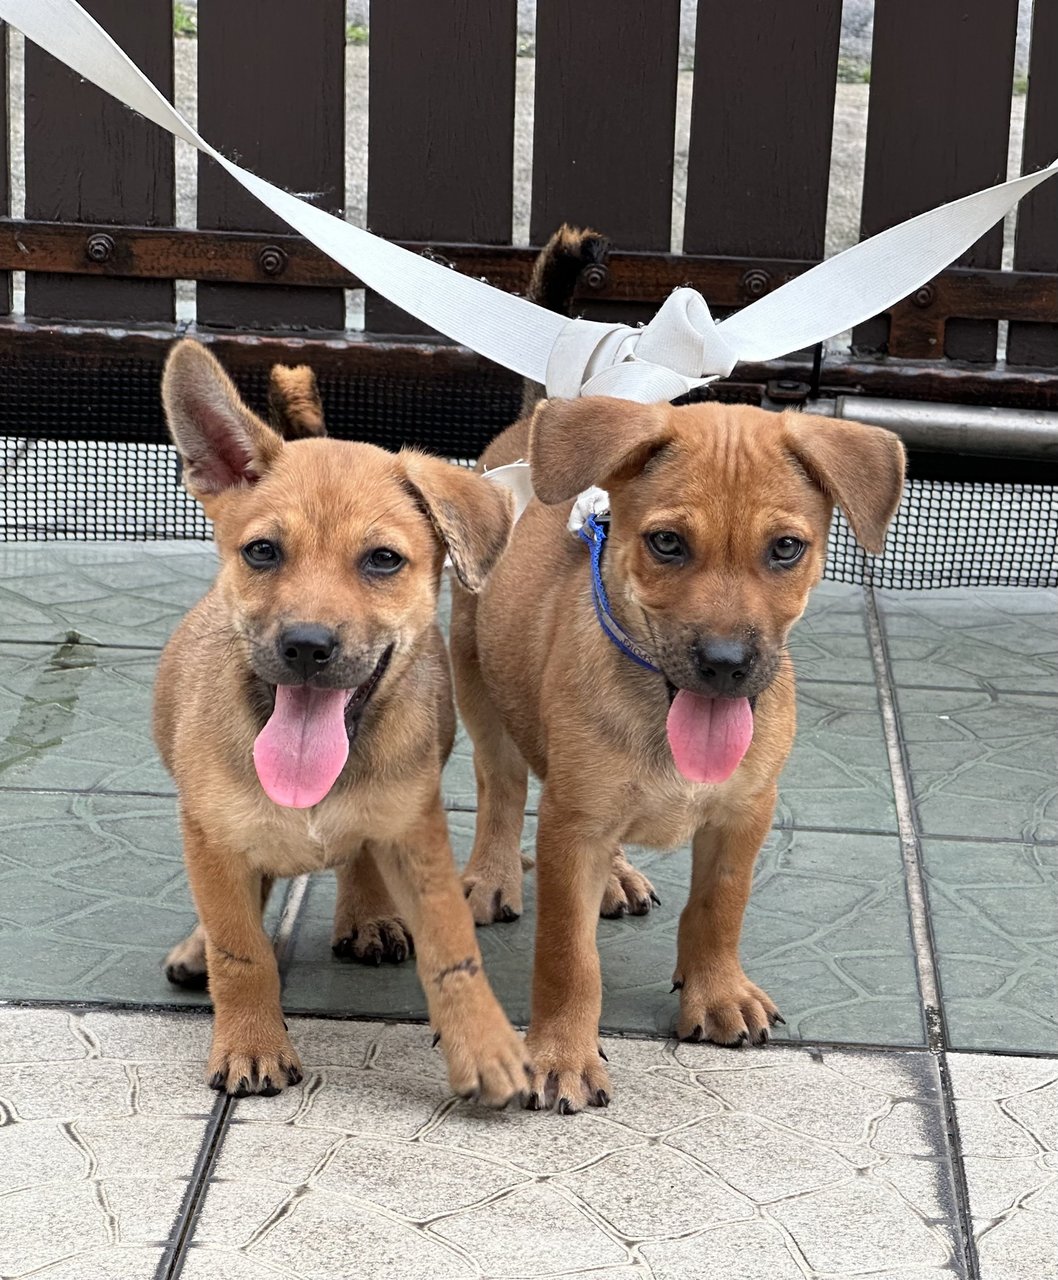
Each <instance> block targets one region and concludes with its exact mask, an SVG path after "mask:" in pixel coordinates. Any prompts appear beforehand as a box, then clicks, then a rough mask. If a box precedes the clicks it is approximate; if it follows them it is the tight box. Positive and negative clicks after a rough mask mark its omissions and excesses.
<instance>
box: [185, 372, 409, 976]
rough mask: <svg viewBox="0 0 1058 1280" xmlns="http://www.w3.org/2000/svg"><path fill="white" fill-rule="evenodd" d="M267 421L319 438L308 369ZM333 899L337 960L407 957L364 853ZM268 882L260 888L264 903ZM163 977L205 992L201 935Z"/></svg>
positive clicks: (392, 911) (284, 382) (295, 435)
mask: <svg viewBox="0 0 1058 1280" xmlns="http://www.w3.org/2000/svg"><path fill="white" fill-rule="evenodd" d="M268 420H269V422H270V423H271V424H272V426H273V427H275V429H276V430H277V431H278V432H279V434H280V435H281V436H282V437H283V439H284V440H301V439H303V438H305V437H306V436H325V435H326V434H327V429H326V426H325V424H324V418H323V405H322V403H321V401H320V395H319V391H318V389H317V387H316V377H315V374H314V373H313V372H312V370H311V369H310V368H309V366H308V365H304V364H301V365H297V366H296V367H294V368H291V367H290V366H288V365H283V364H276V365H273V366H272V370H271V373H270V374H269V378H268ZM335 872H336V875H337V878H338V896H337V898H336V900H335V908H334V929H333V931H332V934H331V950H332V951H333V952H334V954H335V955H336V956H337V957H338V958H339V959H340V960H343V961H351V962H355V963H358V964H367V965H375V966H378V965H380V964H382V962H383V961H386V962H387V963H389V964H400V963H401V962H402V961H404V960H406V959H407V958H408V956H410V955H412V954H413V942H412V937H411V931H410V929H409V928H408V926H407V923H406V922H405V921H404V920H402V919H401V918H400V916H399V915H398V913H397V908H396V906H395V905H394V903H393V899H392V898H391V897H390V895H389V893H388V891H387V889H386V886H385V883H384V881H383V880H382V877H381V876H380V875H379V872H378V868H377V867H376V866H375V863H374V858H373V857H372V855H371V852H370V851H369V850H367V849H364V850H363V851H361V853H360V856H359V857H358V858H357V859H356V860H355V862H346V863H342V864H340V865H339V866H338V867H336V868H335ZM271 887H272V880H271V878H267V879H266V880H265V881H264V883H263V886H262V899H263V901H264V902H267V900H268V897H269V894H270V892H271ZM164 968H165V976H166V977H167V978H168V979H169V981H170V982H171V983H173V985H174V986H178V987H187V988H190V989H192V990H200V991H201V990H205V987H206V984H207V977H208V973H207V968H206V931H205V929H203V927H202V925H201V924H198V925H196V926H195V928H194V929H193V930H192V931H191V933H190V934H189V935H188V937H186V938H184V939H182V941H180V942H178V943H177V944H176V945H175V946H174V947H173V948H172V949H171V950H170V952H169V954H168V955H167V956H166V958H165V965H164Z"/></svg>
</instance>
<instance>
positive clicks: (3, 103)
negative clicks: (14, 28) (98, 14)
mask: <svg viewBox="0 0 1058 1280" xmlns="http://www.w3.org/2000/svg"><path fill="white" fill-rule="evenodd" d="M7 50H8V33H7V23H6V22H0V218H8V217H10V216H11V165H10V157H9V155H8V148H7ZM10 314H11V272H10V271H0V316H6V315H10Z"/></svg>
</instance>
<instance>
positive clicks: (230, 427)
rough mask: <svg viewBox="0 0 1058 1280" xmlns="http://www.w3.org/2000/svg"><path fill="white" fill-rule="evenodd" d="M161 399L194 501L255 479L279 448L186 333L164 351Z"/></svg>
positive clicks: (280, 441)
mask: <svg viewBox="0 0 1058 1280" xmlns="http://www.w3.org/2000/svg"><path fill="white" fill-rule="evenodd" d="M162 403H163V405H164V406H165V417H166V421H167V422H168V423H169V432H170V434H171V435H172V437H173V443H174V444H175V445H176V447H177V449H178V450H179V451H180V457H181V458H182V460H183V464H184V484H185V485H186V486H187V489H188V491H189V492H190V493H191V494H192V496H193V497H195V498H198V499H199V500H200V501H202V500H204V499H208V498H211V497H214V496H216V495H217V494H218V493H223V492H224V490H225V489H234V488H239V487H241V486H243V485H251V484H255V483H256V482H257V481H258V480H260V478H261V477H262V476H263V475H264V473H265V472H266V471H267V470H268V468H269V467H270V466H271V465H272V464H273V463H274V462H275V460H276V458H278V457H279V451H280V450H281V449H282V448H283V439H282V437H281V436H279V435H277V434H276V433H275V432H274V431H273V430H272V429H271V428H270V427H267V426H265V424H264V423H263V422H262V421H261V419H260V418H258V417H257V416H256V415H255V414H253V413H251V412H250V410H249V409H248V408H247V407H246V405H244V404H243V402H242V401H241V400H240V399H239V393H238V392H237V391H236V390H235V386H234V384H233V383H232V381H231V379H230V378H229V377H228V375H227V374H226V373H225V372H224V370H223V369H222V368H221V367H220V365H219V364H218V363H217V361H216V360H215V359H214V358H213V356H211V355H210V353H209V352H208V351H207V350H206V348H205V347H203V346H202V345H201V344H200V343H197V342H193V341H192V340H191V339H189V338H185V339H184V341H182V342H178V343H177V344H176V346H175V347H173V349H172V351H170V352H169V358H168V359H167V360H166V362H165V372H164V373H163V374H162Z"/></svg>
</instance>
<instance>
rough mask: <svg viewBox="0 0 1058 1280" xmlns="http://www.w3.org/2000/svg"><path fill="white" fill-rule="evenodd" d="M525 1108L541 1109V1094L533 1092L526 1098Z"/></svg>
mask: <svg viewBox="0 0 1058 1280" xmlns="http://www.w3.org/2000/svg"><path fill="white" fill-rule="evenodd" d="M525 1109H526V1111H539V1110H540V1095H539V1094H538V1093H531V1094H530V1095H529V1097H528V1098H526V1100H525Z"/></svg>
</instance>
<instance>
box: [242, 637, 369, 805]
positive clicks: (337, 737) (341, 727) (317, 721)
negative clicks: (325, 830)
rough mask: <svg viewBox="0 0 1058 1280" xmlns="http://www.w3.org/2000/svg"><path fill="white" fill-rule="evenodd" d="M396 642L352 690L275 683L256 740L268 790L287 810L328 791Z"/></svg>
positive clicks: (256, 760)
mask: <svg viewBox="0 0 1058 1280" xmlns="http://www.w3.org/2000/svg"><path fill="white" fill-rule="evenodd" d="M392 656H393V646H392V645H390V647H389V648H388V649H387V650H386V651H385V653H384V654H383V655H382V657H381V658H380V659H379V661H378V664H377V665H376V667H375V669H374V671H372V672H371V674H370V675H369V676H368V678H367V679H366V680H365V681H364V682H363V683H362V684H359V685H357V686H356V687H355V688H354V689H325V688H321V687H319V686H317V685H312V684H281V685H277V686H276V691H275V708H274V710H273V711H272V714H271V716H270V717H269V719H268V723H267V724H266V725H265V727H264V728H263V729H262V730H261V732H260V733H259V734H258V735H257V740H256V741H255V742H254V744H253V761H254V767H255V768H256V770H257V777H258V778H259V779H260V782H261V786H262V787H263V788H264V792H265V795H267V796H268V798H269V799H270V800H273V801H274V802H275V803H276V804H279V805H283V806H284V807H285V808H288V809H308V808H310V807H311V806H312V805H314V804H319V802H320V801H321V800H322V799H323V798H324V796H326V795H327V794H328V792H329V791H330V789H331V788H332V787H333V786H334V784H335V782H337V781H338V775H339V774H340V773H341V771H342V770H343V769H344V768H345V762H346V760H348V758H349V743H350V739H351V738H352V737H353V736H354V735H355V733H356V730H357V727H358V723H359V720H360V717H361V716H362V715H363V712H364V708H365V707H366V706H367V703H368V701H369V700H370V698H371V695H372V694H373V693H374V692H375V689H376V688H377V687H378V683H379V681H380V680H381V679H382V677H383V675H384V674H385V671H386V668H387V667H388V666H389V661H390V658H391V657H392Z"/></svg>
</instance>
